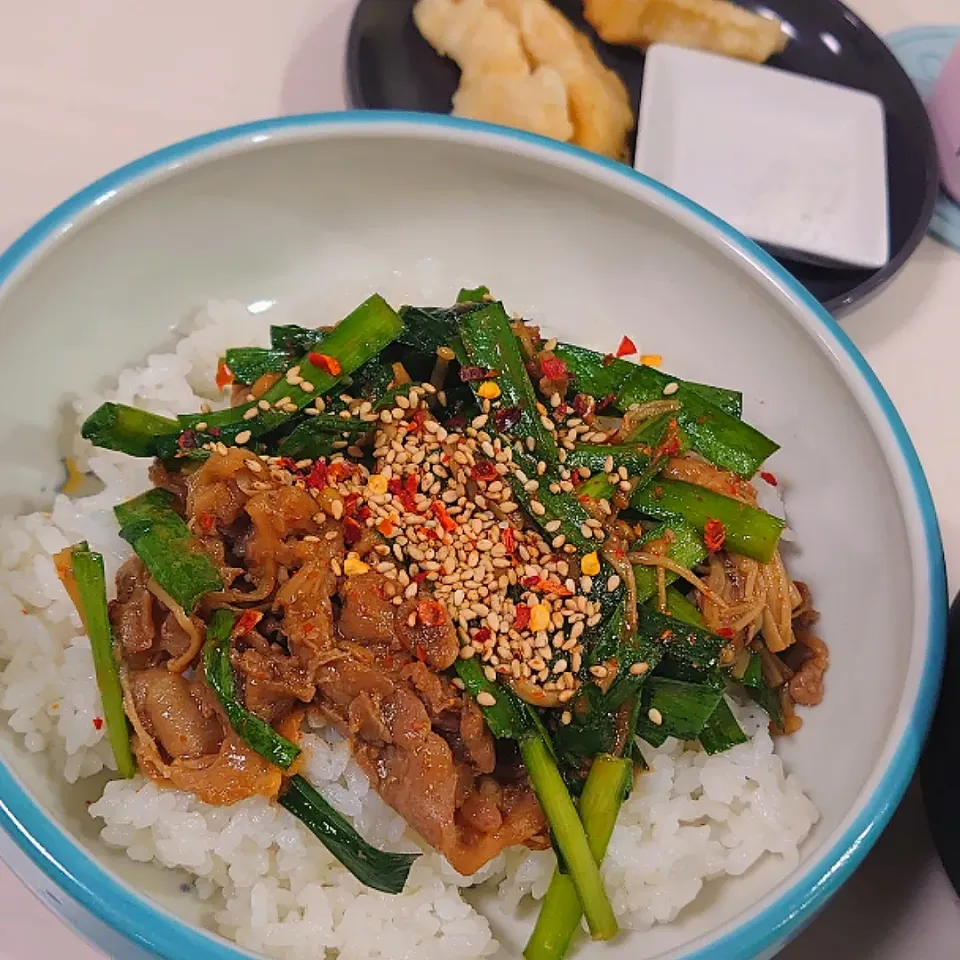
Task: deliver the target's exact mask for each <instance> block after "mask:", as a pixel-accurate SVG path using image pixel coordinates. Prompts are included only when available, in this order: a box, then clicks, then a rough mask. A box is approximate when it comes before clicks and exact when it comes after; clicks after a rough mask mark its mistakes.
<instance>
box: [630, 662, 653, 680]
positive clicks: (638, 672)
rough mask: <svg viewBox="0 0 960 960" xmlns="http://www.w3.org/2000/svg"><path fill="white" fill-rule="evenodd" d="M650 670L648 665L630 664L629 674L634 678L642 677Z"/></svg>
mask: <svg viewBox="0 0 960 960" xmlns="http://www.w3.org/2000/svg"><path fill="white" fill-rule="evenodd" d="M649 669H650V664H649V663H642V662H641V663H632V664H630V673H631V674H632V675H633V676H634V677H642V676H643V675H644V674H645V673H646V672H647V671H648V670H649Z"/></svg>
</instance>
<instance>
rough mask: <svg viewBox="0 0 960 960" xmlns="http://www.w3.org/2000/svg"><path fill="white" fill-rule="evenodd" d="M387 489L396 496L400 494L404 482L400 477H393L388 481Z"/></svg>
mask: <svg viewBox="0 0 960 960" xmlns="http://www.w3.org/2000/svg"><path fill="white" fill-rule="evenodd" d="M387 489H388V490H389V491H390V492H391V493H392V494H393V495H394V496H395V497H399V496H400V491H401V490H402V489H403V484H401V483H400V478H399V477H391V478H390V479H389V480H388V481H387Z"/></svg>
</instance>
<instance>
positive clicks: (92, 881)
mask: <svg viewBox="0 0 960 960" xmlns="http://www.w3.org/2000/svg"><path fill="white" fill-rule="evenodd" d="M381 123H383V124H393V125H403V124H409V125H410V126H411V128H413V129H415V128H416V127H418V126H419V127H434V128H445V129H448V130H452V131H466V132H470V133H476V132H486V133H489V132H491V130H492V128H491V127H489V126H487V125H484V124H478V123H475V122H473V121H469V120H461V119H459V118H452V117H442V116H433V115H421V114H414V113H393V112H390V113H380V112H374V111H363V112H347V113H335V114H304V115H301V116H293V117H281V118H278V119H272V120H261V121H256V122H253V123H246V124H242V125H240V126H235V127H228V128H226V129H224V130H218V131H214V132H212V133H207V134H203V135H202V136H199V137H194V138H193V139H190V140H184V141H183V142H181V143H178V144H174V145H173V146H169V147H165V148H164V149H162V150H158V151H157V152H155V153H151V154H148V155H147V156H145V157H142V158H141V159H139V160H136V161H134V162H133V163H130V164H127V165H126V166H124V167H121V168H120V169H118V170H116V171H114V172H113V173H110V174H108V175H107V176H105V177H103V178H102V179H100V180H98V181H96V182H95V183H93V184H91V185H90V186H88V187H86V188H85V189H83V190H81V191H80V192H79V193H77V194H74V196H72V197H70V198H69V199H68V200H66V201H65V202H64V203H62V204H61V205H60V206H58V207H57V208H56V209H54V210H53V211H51V212H50V213H48V214H47V215H46V216H45V217H44V218H43V219H41V220H39V221H38V222H37V223H36V224H34V226H32V227H31V228H30V229H29V230H27V232H26V233H24V234H23V236H21V237H20V238H19V239H18V240H16V241H15V242H14V243H13V244H12V246H10V247H9V248H8V249H7V250H6V251H5V252H4V253H3V254H2V255H0V292H2V286H3V284H5V283H6V281H7V280H8V279H9V278H10V277H11V276H12V275H13V273H14V272H15V271H16V270H17V269H18V268H19V267H20V266H21V264H23V263H24V262H25V261H26V260H27V259H28V258H29V257H31V255H32V254H34V253H35V252H36V251H37V250H38V248H39V247H40V246H41V245H42V244H43V243H45V242H46V241H47V240H48V239H50V238H51V237H53V236H55V235H57V234H58V233H62V232H63V230H64V229H65V228H67V227H68V225H69V224H70V223H72V221H73V220H74V218H75V217H77V216H78V215H80V214H84V213H86V212H88V211H89V210H91V209H92V208H93V207H94V206H95V205H96V201H97V200H99V199H101V198H102V197H103V196H104V194H107V193H108V192H109V191H111V190H117V191H119V190H121V189H122V188H125V187H128V186H131V185H132V184H134V183H135V182H136V181H138V180H141V179H143V178H146V177H148V176H149V175H150V174H154V173H157V172H158V171H161V170H163V169H164V168H169V167H170V166H171V165H173V164H179V163H181V162H183V161H185V160H187V159H190V158H194V157H196V156H197V155H198V154H202V153H204V152H205V151H208V150H211V149H212V148H216V147H222V146H225V145H227V144H230V143H233V142H238V141H243V140H245V139H249V138H251V137H254V136H258V135H268V136H269V135H270V134H273V133H282V132H284V131H294V130H306V129H310V128H316V129H324V128H330V127H349V126H357V127H364V126H367V127H369V126H374V125H376V124H381ZM495 132H497V133H498V134H499V135H500V136H502V137H504V138H506V139H512V140H518V141H522V142H525V143H528V144H531V145H534V146H536V147H538V148H540V149H541V150H546V151H548V152H552V153H559V154H566V155H568V156H572V157H575V158H577V159H579V160H583V159H587V160H589V161H590V162H591V163H594V164H598V165H600V166H602V167H604V168H605V169H606V170H607V171H608V172H611V173H614V174H616V175H617V176H620V177H623V178H624V179H625V180H631V181H633V182H640V183H643V184H644V185H645V186H647V187H648V188H650V189H652V190H654V191H656V192H658V193H660V194H661V195H662V196H664V197H666V198H668V199H669V200H671V201H673V202H674V203H676V204H677V205H679V206H680V207H682V208H683V209H685V210H686V211H687V212H689V213H693V214H695V215H696V216H698V217H699V218H700V219H702V220H704V221H706V222H707V223H708V224H709V225H710V226H712V227H713V228H714V229H715V230H716V231H717V232H718V233H719V234H720V235H721V236H722V238H723V239H724V241H725V242H726V243H727V244H728V245H729V246H730V247H731V248H733V249H735V250H736V251H737V252H738V253H740V254H741V255H742V256H743V257H744V259H746V260H748V261H750V262H752V263H753V264H754V265H755V266H756V267H759V268H760V269H761V270H762V271H763V272H764V273H766V274H768V275H770V276H771V277H772V278H773V280H774V281H775V282H776V283H777V284H778V285H779V286H780V288H781V289H782V290H784V291H785V292H786V293H788V294H789V295H790V296H791V297H792V298H793V299H795V300H797V301H799V302H800V303H801V304H802V305H803V306H805V307H806V308H807V309H809V310H810V311H811V312H812V313H813V314H814V315H815V316H816V317H817V319H818V320H819V322H820V324H821V325H822V327H823V328H824V329H825V330H826V331H828V332H829V334H830V335H831V336H832V337H833V338H835V340H836V341H837V343H838V345H839V347H840V348H841V350H842V351H843V353H845V354H846V357H847V359H848V360H849V361H850V362H852V364H853V366H854V367H855V368H856V369H857V371H858V372H859V373H860V375H861V376H862V377H863V379H864V381H865V383H866V384H867V386H868V387H869V388H870V390H871V392H872V393H873V395H874V398H875V400H876V402H877V404H878V406H879V407H880V409H881V410H882V412H883V414H884V416H885V417H886V420H887V423H888V424H889V427H890V429H891V431H892V433H893V435H894V437H895V439H896V441H897V443H898V445H899V447H900V453H901V455H902V457H903V460H904V462H905V463H906V465H907V468H908V471H909V475H910V480H911V483H912V485H913V490H914V495H915V497H916V500H917V504H918V506H919V509H920V514H921V522H922V527H923V532H924V537H925V541H926V565H927V569H928V573H929V577H930V583H929V586H930V621H929V628H928V650H927V657H926V662H925V664H924V669H923V673H922V676H921V679H920V686H919V690H918V696H917V699H916V702H915V703H914V706H913V710H912V713H911V715H910V717H909V720H908V724H907V728H906V731H905V733H904V735H903V737H902V739H901V742H900V743H899V744H898V745H897V748H896V750H895V752H894V760H893V762H892V764H891V766H890V767H889V768H888V769H887V771H886V772H885V773H884V775H883V776H882V778H881V780H880V782H879V784H878V785H877V788H876V789H875V791H874V793H873V795H872V796H871V797H870V798H869V799H868V800H867V802H866V805H865V807H864V809H863V811H862V812H861V813H860V814H859V816H857V818H856V819H855V821H854V822H853V823H852V824H851V826H850V827H849V829H848V830H847V831H846V832H845V833H844V835H843V836H842V837H841V838H840V839H839V840H838V841H837V843H836V844H835V845H834V847H833V848H832V849H831V850H830V851H829V852H828V853H827V854H826V855H824V856H823V857H821V858H820V860H819V861H818V862H817V863H816V864H815V865H812V866H807V867H806V868H805V870H804V875H805V877H806V880H805V881H804V882H802V883H800V882H798V883H796V884H795V885H794V886H793V887H792V888H791V889H789V890H788V891H787V892H785V893H784V894H782V895H781V896H780V897H779V898H778V899H777V900H775V901H774V902H773V903H772V904H770V905H769V906H768V907H766V908H765V909H764V910H762V911H761V912H760V913H759V914H757V916H755V917H754V918H753V919H751V920H749V921H748V922H746V923H744V924H743V925H742V926H740V927H738V928H737V929H736V930H734V931H732V932H731V933H729V934H727V935H726V936H724V937H722V938H720V939H718V940H715V941H714V942H713V943H711V944H709V945H707V946H705V947H703V948H701V949H699V950H697V951H695V952H694V953H691V954H687V955H686V957H685V958H684V960H748V958H753V957H756V956H758V955H761V954H762V955H768V953H769V951H771V950H773V949H776V948H777V947H778V946H782V945H783V943H784V942H785V941H786V940H788V939H789V938H790V937H791V936H792V935H794V934H795V933H796V932H797V931H798V930H799V929H800V928H801V927H802V926H803V925H804V924H805V923H807V922H808V921H809V920H810V919H811V917H812V916H813V914H814V912H815V911H816V910H817V909H818V908H819V907H821V906H822V905H823V904H824V902H825V901H826V899H827V898H828V897H829V896H830V895H831V894H832V893H834V892H835V891H836V889H837V888H838V887H839V886H840V885H841V884H842V883H843V882H844V881H845V880H846V879H847V878H848V877H849V876H850V874H851V873H852V872H853V870H854V869H855V868H856V867H857V866H858V865H859V863H860V862H861V861H862V860H863V858H864V856H865V855H866V853H867V851H868V850H869V849H870V847H871V846H872V845H873V844H874V842H875V841H876V839H877V837H878V836H879V834H880V833H881V831H882V830H883V828H884V827H885V826H886V824H887V822H888V821H889V819H890V817H891V815H892V814H893V811H894V810H895V809H896V807H897V805H898V804H899V802H900V799H901V798H902V796H903V793H904V791H905V790H906V788H907V785H908V784H909V782H910V779H911V777H912V775H913V771H914V768H915V767H916V764H917V760H918V759H919V756H920V751H921V748H922V745H923V741H924V739H925V737H926V734H927V731H928V729H929V726H930V722H931V719H932V716H933V710H934V707H935V705H936V701H937V693H938V689H939V683H940V677H941V674H942V671H943V660H944V652H945V637H946V624H947V582H946V571H945V569H944V561H943V549H942V545H941V541H940V533H939V528H938V524H937V517H936V513H935V510H934V506H933V500H932V498H931V496H930V490H929V488H928V486H927V482H926V478H925V477H924V474H923V469H922V467H921V466H920V461H919V459H918V458H917V454H916V451H915V450H914V447H913V444H912V443H911V441H910V438H909V436H908V435H907V431H906V428H905V427H904V425H903V422H902V421H901V420H900V417H899V415H898V414H897V412H896V410H895V409H894V406H893V404H892V403H891V401H890V398H889V397H888V396H887V393H886V391H885V390H884V389H883V387H882V386H881V384H880V381H879V380H878V379H877V377H876V375H875V374H874V373H873V371H872V370H871V369H870V367H869V365H868V364H867V362H866V360H865V359H864V358H863V356H862V355H861V354H860V352H859V351H858V350H857V348H856V347H855V346H854V345H853V343H852V341H851V340H850V338H849V337H848V336H847V335H846V334H845V333H844V332H843V330H842V329H841V328H840V326H839V325H838V324H837V322H836V321H835V320H834V319H833V318H832V317H831V316H830V314H828V313H827V312H826V311H825V310H824V309H823V308H822V307H821V306H820V304H819V303H818V302H817V301H816V300H815V299H814V298H813V296H811V295H810V294H809V293H808V292H807V291H806V289H805V288H804V287H803V286H801V285H800V283H799V282H798V281H796V280H795V279H794V278H793V277H792V276H790V274H788V273H787V272H786V271H785V270H784V269H783V268H782V267H781V266H780V265H779V264H778V263H777V262H776V261H775V260H774V259H773V258H772V257H770V256H769V255H767V254H766V253H764V252H763V251H762V250H761V249H760V248H759V247H758V246H756V244H754V243H752V242H751V241H750V240H748V239H746V238H745V237H743V236H742V235H741V234H739V233H737V231H735V230H734V229H733V228H732V227H730V226H729V225H728V224H726V223H724V222H723V221H722V220H719V219H718V218H717V217H715V216H713V215H712V214H710V213H709V212H707V211H706V210H703V209H702V208H701V207H699V206H697V205H696V204H694V203H692V202H691V201H689V200H687V199H686V198H685V197H683V196H681V195H680V194H677V193H675V192H674V191H672V190H670V189H668V188H666V187H664V186H663V185H662V184H659V183H657V182H656V181H653V180H651V179H649V178H648V177H645V176H643V175H642V174H639V173H636V172H635V171H633V170H631V169H630V168H628V167H625V166H624V165H622V164H618V163H615V162H614V161H612V160H606V159H604V158H601V157H597V156H595V155H593V154H588V153H586V152H585V151H583V150H580V149H579V148H577V147H572V146H569V145H567V144H562V143H558V142H556V141H552V140H546V139H544V138H542V137H538V136H536V135H534V134H528V133H523V132H520V131H516V130H507V129H505V128H500V129H497V130H495ZM121 199H122V198H121ZM0 826H2V827H3V828H4V829H5V830H6V831H7V833H9V834H10V836H11V837H12V838H13V839H14V840H15V842H16V843H17V844H18V846H19V847H20V848H21V849H22V850H23V851H24V853H26V854H27V856H29V857H30V858H31V860H32V861H33V862H34V863H35V864H36V865H37V866H38V867H39V868H40V869H41V870H42V871H43V872H44V873H45V874H46V876H48V877H49V878H50V879H51V880H53V881H54V882H55V883H57V884H58V885H59V886H61V887H62V888H63V889H64V890H66V892H67V893H69V894H70V895H71V896H72V897H74V898H75V899H76V900H78V901H79V902H80V903H81V904H82V905H83V906H84V907H86V908H87V909H88V910H90V912H91V913H93V914H94V915H95V916H97V917H98V918H100V920H102V921H103V922H104V923H106V924H108V925H109V926H110V927H112V928H114V929H115V930H119V931H120V932H122V933H124V934H125V935H126V936H128V937H129V938H130V939H131V940H134V941H135V942H136V943H138V944H140V945H141V946H143V947H145V948H147V949H148V950H151V951H153V952H154V953H156V954H157V955H158V956H161V957H166V958H169V960H179V958H182V957H185V956H193V955H197V954H199V955H202V956H204V957H207V958H211V960H238V958H239V957H240V956H241V955H242V954H241V952H240V951H239V949H238V948H235V947H233V946H231V945H228V944H227V943H225V942H223V941H221V940H219V939H217V938H214V937H213V936H211V935H210V934H208V933H205V932H202V931H200V930H198V929H196V928H193V927H191V926H189V925H188V924H186V923H184V922H183V921H181V920H180V919H179V918H177V917H174V916H172V915H171V914H169V913H167V912H166V911H165V910H163V909H162V908H160V907H158V906H156V905H154V904H152V903H150V902H149V901H147V900H146V899H142V898H141V897H139V896H138V895H136V894H135V893H134V892H133V891H132V890H131V889H130V888H129V887H128V886H126V885H125V884H123V883H120V882H118V881H117V880H115V879H114V878H113V877H111V876H110V875H108V874H107V873H106V871H105V870H104V869H103V868H102V867H100V866H99V865H98V864H97V862H96V861H95V860H94V859H93V858H92V857H90V856H89V855H88V854H87V853H86V852H85V851H84V850H83V849H82V848H80V847H79V846H78V845H76V844H75V842H74V841H73V839H72V838H71V837H70V836H69V835H67V834H66V833H65V832H64V831H62V830H61V829H60V828H59V827H58V826H56V825H55V824H54V822H53V821H52V820H50V819H48V818H47V817H46V815H44V814H43V813H41V811H40V810H39V809H38V808H37V807H36V806H35V805H34V803H33V801H32V800H31V799H30V797H29V795H28V794H27V792H26V791H25V790H24V789H23V788H22V787H21V786H20V784H19V782H18V781H17V779H16V778H15V777H14V776H13V774H12V772H11V771H10V770H9V769H8V768H7V766H6V765H5V764H3V763H0Z"/></svg>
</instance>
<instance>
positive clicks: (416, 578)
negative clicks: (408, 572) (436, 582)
mask: <svg viewBox="0 0 960 960" xmlns="http://www.w3.org/2000/svg"><path fill="white" fill-rule="evenodd" d="M427 574H428V571H427V570H421V571H420V572H419V573H415V574H414V575H413V576H412V577H411V578H410V579H411V580H412V581H413V582H414V583H423V581H424V580H426V579H427Z"/></svg>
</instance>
